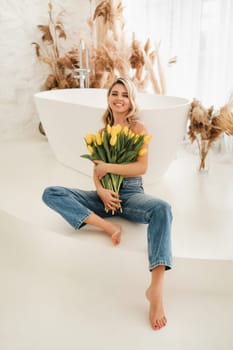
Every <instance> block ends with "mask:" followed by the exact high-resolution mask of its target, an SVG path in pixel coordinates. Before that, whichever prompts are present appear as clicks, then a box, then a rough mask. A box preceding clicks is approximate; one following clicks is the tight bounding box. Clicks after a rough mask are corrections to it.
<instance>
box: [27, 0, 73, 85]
mask: <svg viewBox="0 0 233 350" xmlns="http://www.w3.org/2000/svg"><path fill="white" fill-rule="evenodd" d="M48 7H49V11H48V13H49V22H48V24H47V25H42V24H40V25H38V26H37V27H38V28H39V30H40V31H41V32H42V37H41V41H42V43H41V44H38V43H36V42H33V43H32V44H33V45H35V51H36V56H37V57H38V59H39V60H40V61H42V62H44V63H46V64H48V65H49V67H50V69H51V74H49V76H48V77H47V79H46V81H45V83H44V86H43V88H44V89H45V90H50V89H65V88H74V87H78V84H77V81H76V80H75V79H74V76H73V70H74V68H75V67H76V65H77V63H78V56H77V50H76V49H75V48H72V49H71V50H70V51H68V52H67V53H65V54H61V52H60V51H61V50H60V47H59V40H60V39H63V40H66V38H67V35H66V32H65V29H64V25H63V23H62V21H61V17H62V14H63V13H60V14H59V15H58V16H57V19H56V20H55V19H54V15H53V6H52V3H51V2H49V4H48Z"/></svg>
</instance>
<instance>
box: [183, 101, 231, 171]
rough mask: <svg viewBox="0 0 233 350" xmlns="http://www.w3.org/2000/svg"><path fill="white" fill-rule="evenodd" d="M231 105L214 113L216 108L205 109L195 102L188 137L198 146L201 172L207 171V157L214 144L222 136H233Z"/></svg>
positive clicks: (191, 110)
mask: <svg viewBox="0 0 233 350" xmlns="http://www.w3.org/2000/svg"><path fill="white" fill-rule="evenodd" d="M231 109H232V106H231V104H230V103H228V104H226V105H224V106H223V107H221V108H220V110H219V112H218V113H217V112H216V113H214V107H213V106H211V107H210V108H205V107H204V106H203V105H202V104H201V102H200V101H197V100H195V99H194V100H193V102H192V103H191V108H190V113H189V121H190V123H189V130H188V136H189V138H190V140H191V142H194V141H196V142H197V145H198V150H199V155H200V163H199V170H200V171H202V170H205V167H206V157H207V154H208V152H209V150H210V148H211V146H212V144H213V142H214V141H215V140H216V139H217V138H218V137H219V136H220V135H221V134H222V133H226V134H228V135H233V112H232V111H231Z"/></svg>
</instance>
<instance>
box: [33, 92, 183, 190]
mask: <svg viewBox="0 0 233 350" xmlns="http://www.w3.org/2000/svg"><path fill="white" fill-rule="evenodd" d="M34 98H35V103H36V108H37V111H38V114H39V119H40V121H41V122H42V124H43V127H44V130H45V132H46V136H47V138H48V142H49V144H50V146H51V148H52V150H53V152H54V154H55V156H56V158H57V160H58V161H59V162H61V163H62V164H64V165H66V166H68V167H71V168H73V169H76V170H77V171H79V172H80V173H83V174H85V175H89V176H92V163H91V162H90V161H89V160H87V159H83V158H81V157H80V155H81V154H83V153H87V150H86V146H85V143H84V139H83V138H84V136H85V134H86V133H96V132H97V131H98V130H99V129H100V128H101V127H102V122H101V117H102V114H103V111H104V110H105V109H106V103H107V102H106V101H107V90H105V89H65V90H50V91H43V92H39V93H36V94H35V95H34ZM137 100H138V105H139V107H140V111H141V112H140V117H141V119H142V120H143V121H144V123H145V124H146V126H147V129H148V132H149V133H151V134H153V135H154V137H153V139H152V141H151V142H150V153H149V169H148V172H147V174H146V175H145V176H144V182H145V183H147V184H151V183H153V182H154V181H155V180H157V179H158V178H160V177H161V176H163V175H164V173H165V172H166V170H167V169H168V167H169V165H170V164H171V162H172V160H174V158H175V156H176V152H177V148H178V146H179V144H180V142H181V140H182V139H183V137H184V134H185V128H186V122H187V113H188V110H189V106H190V103H189V101H188V100H187V99H185V98H180V97H173V96H161V95H154V94H147V93H138V98H137Z"/></svg>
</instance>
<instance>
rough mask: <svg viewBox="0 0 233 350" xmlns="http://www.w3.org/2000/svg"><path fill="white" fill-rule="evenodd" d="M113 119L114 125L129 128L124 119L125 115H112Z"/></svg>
mask: <svg viewBox="0 0 233 350" xmlns="http://www.w3.org/2000/svg"><path fill="white" fill-rule="evenodd" d="M113 119H114V123H113V124H114V125H117V124H120V125H121V126H129V122H128V120H127V118H126V114H120V113H119V114H116V113H115V114H114V115H113Z"/></svg>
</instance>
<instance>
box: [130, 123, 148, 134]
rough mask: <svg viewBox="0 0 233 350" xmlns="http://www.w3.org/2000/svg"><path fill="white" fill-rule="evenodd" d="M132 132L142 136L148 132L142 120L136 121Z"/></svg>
mask: <svg viewBox="0 0 233 350" xmlns="http://www.w3.org/2000/svg"><path fill="white" fill-rule="evenodd" d="M131 130H132V131H133V132H135V134H140V133H141V132H147V130H146V126H145V124H144V123H143V122H142V121H141V120H134V121H133V123H132V126H131Z"/></svg>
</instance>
